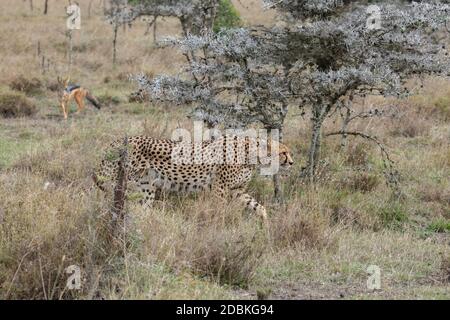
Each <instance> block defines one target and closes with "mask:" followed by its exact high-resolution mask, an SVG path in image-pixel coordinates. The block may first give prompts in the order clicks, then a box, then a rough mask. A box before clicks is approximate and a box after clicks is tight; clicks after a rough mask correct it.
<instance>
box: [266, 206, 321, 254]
mask: <svg viewBox="0 0 450 320" xmlns="http://www.w3.org/2000/svg"><path fill="white" fill-rule="evenodd" d="M327 226H328V222H327V221H326V219H325V218H324V217H323V215H320V214H319V215H315V214H314V213H309V212H308V213H307V212H306V211H300V210H298V208H296V207H295V206H291V207H290V208H288V209H287V212H285V213H283V214H280V215H278V216H276V217H272V218H271V222H270V233H271V240H272V244H273V245H274V246H275V247H278V248H286V247H295V246H297V245H300V246H304V247H307V248H322V247H324V246H325V245H326V244H327V243H328V242H327V239H326V235H325V233H326V232H325V228H326V227H327Z"/></svg>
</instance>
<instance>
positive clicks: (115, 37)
mask: <svg viewBox="0 0 450 320" xmlns="http://www.w3.org/2000/svg"><path fill="white" fill-rule="evenodd" d="M118 29H119V28H118V27H117V26H115V27H114V38H113V65H116V60H117V32H118Z"/></svg>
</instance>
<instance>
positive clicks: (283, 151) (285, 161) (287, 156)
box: [278, 143, 294, 169]
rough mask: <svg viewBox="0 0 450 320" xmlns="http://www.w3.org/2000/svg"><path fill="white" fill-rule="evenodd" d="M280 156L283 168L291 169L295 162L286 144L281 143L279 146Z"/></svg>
mask: <svg viewBox="0 0 450 320" xmlns="http://www.w3.org/2000/svg"><path fill="white" fill-rule="evenodd" d="M278 156H279V161H280V165H281V168H283V169H289V168H290V167H291V166H292V165H293V164H294V160H293V159H292V156H291V151H290V150H289V148H288V147H287V146H286V145H285V144H282V143H280V144H279V145H278Z"/></svg>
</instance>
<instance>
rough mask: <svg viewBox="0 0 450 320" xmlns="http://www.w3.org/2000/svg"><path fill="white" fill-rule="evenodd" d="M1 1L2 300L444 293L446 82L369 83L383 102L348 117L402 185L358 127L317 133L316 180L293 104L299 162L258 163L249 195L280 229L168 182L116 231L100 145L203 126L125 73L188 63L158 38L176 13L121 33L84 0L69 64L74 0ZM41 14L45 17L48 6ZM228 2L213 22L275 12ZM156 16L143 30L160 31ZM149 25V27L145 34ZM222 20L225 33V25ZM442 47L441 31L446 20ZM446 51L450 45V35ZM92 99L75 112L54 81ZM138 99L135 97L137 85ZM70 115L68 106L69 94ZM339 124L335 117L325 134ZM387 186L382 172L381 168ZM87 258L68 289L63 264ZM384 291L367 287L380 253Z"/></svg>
mask: <svg viewBox="0 0 450 320" xmlns="http://www.w3.org/2000/svg"><path fill="white" fill-rule="evenodd" d="M32 3H33V6H32V7H30V5H29V2H28V1H27V2H23V1H18V2H17V3H16V2H15V3H14V4H12V2H10V1H1V2H0V15H1V19H0V28H1V30H2V33H1V34H0V56H1V57H2V61H1V69H0V297H1V298H4V299H180V298H181V299H216V298H224V299H240V298H250V299H253V298H255V299H256V298H259V299H266V298H271V299H323V298H327V299H419V298H422V299H449V298H450V290H449V281H450V247H449V244H450V82H449V80H448V78H445V77H440V76H423V77H421V79H417V78H414V77H413V78H411V79H410V80H409V81H408V84H407V85H408V86H409V87H410V88H414V89H419V90H417V91H414V93H412V94H410V95H408V96H406V97H400V98H397V97H383V96H379V95H371V94H367V95H365V96H364V97H356V98H355V99H353V101H352V103H353V107H354V108H355V110H358V111H359V112H362V113H361V114H364V112H365V111H367V110H374V109H377V110H388V112H385V113H383V114H382V115H380V116H377V117H370V118H368V117H361V118H360V119H359V118H357V119H354V121H352V123H351V126H349V128H350V129H351V130H352V131H358V132H370V133H371V135H373V136H376V137H377V141H379V142H380V143H382V145H383V146H384V148H385V149H386V151H387V152H388V153H389V157H390V159H392V163H393V166H394V167H395V171H396V174H397V175H396V177H398V189H399V191H398V192H394V191H393V189H392V185H390V184H389V183H387V180H386V176H385V167H384V163H383V157H382V156H380V147H379V145H377V144H376V143H373V141H371V140H368V139H365V138H364V137H361V136H351V135H349V136H347V137H346V141H345V143H343V142H342V137H341V136H340V135H335V136H329V137H327V138H325V137H324V138H323V139H322V141H321V146H320V157H319V158H318V160H317V163H316V167H315V173H314V177H315V178H314V181H311V179H308V178H306V179H305V177H304V176H303V175H302V174H301V172H302V168H304V167H305V166H307V165H308V162H309V158H308V154H309V152H310V141H311V132H312V126H314V122H313V121H310V118H312V117H313V115H312V112H313V109H299V108H297V107H296V108H289V111H288V112H287V114H286V115H285V119H284V122H283V140H284V143H285V144H287V145H288V146H289V147H290V148H291V150H292V154H293V157H294V160H295V164H294V168H292V170H291V173H290V174H289V175H288V176H282V177H280V183H279V185H280V186H281V188H282V191H283V192H282V194H283V201H276V199H275V198H274V184H273V181H272V179H270V178H264V177H261V176H259V175H255V176H254V177H253V180H252V183H251V186H250V193H251V194H252V195H255V196H256V198H257V199H258V200H259V201H260V202H261V203H264V204H265V206H266V208H268V213H269V220H270V225H269V227H268V228H263V227H262V226H261V224H260V221H259V219H258V217H255V216H252V215H250V214H249V213H248V212H246V211H243V210H242V209H241V208H240V207H239V206H238V205H236V204H233V203H229V204H227V205H225V204H218V203H217V202H215V201H214V199H210V197H208V194H207V193H205V194H198V195H192V196H189V197H181V196H177V195H164V196H163V197H162V198H161V199H160V200H159V201H157V202H156V204H155V206H154V208H152V209H150V210H143V209H142V208H141V207H140V206H139V205H137V203H136V201H133V199H129V201H127V206H126V213H127V218H126V221H125V223H124V224H123V225H121V226H120V228H119V229H120V230H119V231H120V232H117V230H113V229H112V228H111V206H112V199H111V197H110V196H107V195H105V194H104V193H102V192H101V191H100V190H98V189H97V188H95V187H94V185H93V182H92V179H91V173H92V171H93V170H94V168H95V167H96V166H97V165H98V161H99V160H100V158H101V156H102V152H101V150H102V149H103V148H104V147H105V146H106V145H108V144H109V143H110V142H111V141H112V140H114V139H117V138H118V137H123V136H125V135H133V134H146V135H151V136H155V137H165V138H170V136H171V133H172V131H173V130H174V129H176V128H180V127H182V128H188V129H192V119H190V118H189V117H187V115H188V114H189V111H190V106H188V105H180V104H175V103H174V104H171V103H167V102H164V101H156V100H148V99H134V98H133V95H131V93H133V92H135V91H136V89H137V85H136V83H135V82H134V81H131V80H130V77H129V76H130V75H136V74H145V75H146V76H147V77H148V78H152V77H153V76H155V75H159V74H167V75H177V74H179V72H180V69H181V68H183V67H184V66H185V64H186V57H185V55H184V54H183V52H182V51H181V50H178V49H176V48H173V47H160V46H158V45H156V43H155V42H154V41H155V38H156V40H158V39H163V38H164V37H165V36H178V35H180V34H181V33H182V25H181V23H180V20H179V19H178V18H176V17H159V18H158V20H157V21H156V23H157V28H156V29H152V30H150V29H149V28H148V21H141V20H139V19H137V20H136V21H134V22H133V24H132V25H131V27H130V26H128V25H127V24H125V25H121V26H120V28H118V30H117V32H118V36H117V53H116V54H117V56H116V61H115V63H114V64H113V44H112V40H113V37H114V32H113V31H114V30H113V28H111V25H110V24H108V22H107V21H106V19H105V14H104V10H103V7H102V6H103V1H100V0H79V3H80V7H81V11H82V29H81V30H77V31H74V32H73V56H72V59H73V63H72V66H71V70H70V72H69V71H68V66H67V64H68V53H67V47H68V46H67V37H66V24H65V23H66V14H65V8H64V5H65V3H63V1H51V0H50V1H48V3H47V1H39V0H34V1H32ZM45 3H47V5H48V8H46V11H47V13H46V14H45V15H44V14H43V12H44V4H45ZM221 10H223V12H228V14H229V12H232V15H231V16H229V15H227V16H225V17H223V19H220V20H219V21H218V23H217V24H216V25H215V27H216V28H219V29H220V26H223V25H227V23H228V22H227V21H232V22H231V24H232V26H233V27H236V26H253V25H255V26H256V25H263V26H267V27H272V26H275V25H278V24H280V25H282V23H281V22H280V21H279V20H278V19H277V17H278V14H279V13H278V12H277V11H275V10H274V9H266V10H263V8H262V6H261V4H260V2H259V1H253V0H248V1H244V0H241V1H222V2H221ZM149 30H150V31H149ZM155 30H156V37H153V35H152V32H155ZM216 31H217V30H216ZM446 36H447V43H448V34H447V35H446ZM443 50H446V51H447V53H448V49H443ZM69 73H70V77H71V82H73V83H79V84H81V85H82V86H83V87H86V88H89V90H90V91H91V92H92V93H93V94H94V95H95V96H96V97H97V98H98V100H99V101H100V102H101V104H102V109H101V110H97V109H95V108H93V107H89V106H88V107H87V109H86V110H84V112H82V113H81V114H79V115H75V114H74V113H71V114H70V115H69V120H68V121H64V120H63V117H62V113H61V110H60V107H59V99H60V95H61V88H60V81H58V78H64V77H67V76H68V75H69ZM130 95H131V96H130ZM72 108H73V109H72V111H75V106H72ZM341 128H342V124H341V123H340V122H339V121H335V119H333V118H331V117H330V118H324V119H323V124H322V134H323V135H324V136H325V135H326V133H327V132H336V131H339V130H341ZM388 182H389V181H388ZM71 265H75V266H79V267H80V270H81V276H82V277H81V288H80V289H78V290H77V289H73V290H71V289H68V288H67V286H66V283H67V279H68V277H69V274H67V273H66V268H67V267H69V266H71ZM371 265H375V266H378V267H379V268H380V272H381V288H380V289H378V290H370V289H369V288H368V287H367V280H368V277H369V274H368V272H367V269H368V267H369V266H371Z"/></svg>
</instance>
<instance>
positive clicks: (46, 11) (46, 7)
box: [44, 0, 48, 14]
mask: <svg viewBox="0 0 450 320" xmlns="http://www.w3.org/2000/svg"><path fill="white" fill-rule="evenodd" d="M47 13H48V0H45V2H44V14H47Z"/></svg>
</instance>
